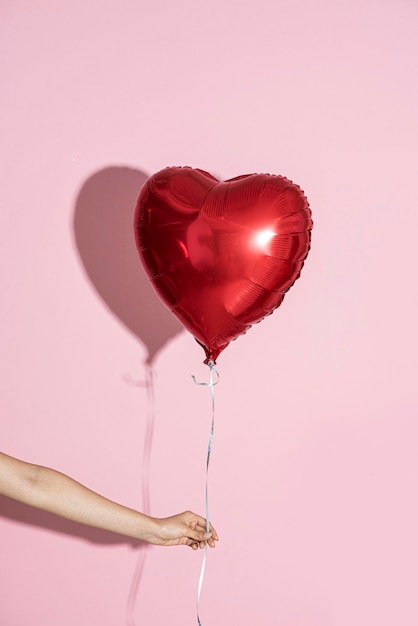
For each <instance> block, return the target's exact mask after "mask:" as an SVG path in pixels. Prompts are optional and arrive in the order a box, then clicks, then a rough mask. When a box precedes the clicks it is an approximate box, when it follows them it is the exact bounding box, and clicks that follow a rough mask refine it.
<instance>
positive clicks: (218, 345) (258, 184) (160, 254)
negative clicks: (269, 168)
mask: <svg viewBox="0 0 418 626" xmlns="http://www.w3.org/2000/svg"><path fill="white" fill-rule="evenodd" d="M311 228H312V219H311V212H310V209H309V205H308V202H307V199H306V198H305V196H304V194H303V192H302V191H301V190H300V189H299V187H298V186H297V185H294V184H293V183H292V182H291V181H289V180H287V179H286V178H284V177H282V176H273V175H270V174H249V175H247V176H239V177H238V178H233V179H231V180H226V181H223V182H221V181H219V180H217V179H216V178H214V177H213V176H211V175H210V174H208V173H207V172H204V171H202V170H196V169H192V168H190V167H169V168H166V169H164V170H161V171H160V172H157V173H156V174H154V175H153V176H151V178H150V179H149V180H148V181H147V182H146V183H145V185H144V186H143V187H142V189H141V192H140V194H139V198H138V202H137V205H136V209H135V240H136V244H137V248H138V251H139V255H140V258H141V261H142V263H143V265H144V268H145V271H146V272H147V274H148V277H149V279H150V281H151V283H152V285H153V286H154V288H155V290H156V292H157V293H158V295H159V296H160V298H161V300H162V301H163V302H164V303H165V304H166V306H167V307H168V308H169V309H170V311H172V313H173V314H174V315H175V316H176V317H177V318H178V319H179V320H180V322H181V323H182V324H183V325H184V326H185V328H186V329H187V330H189V331H190V332H191V333H192V334H193V335H194V337H195V338H196V340H197V341H198V342H199V343H200V344H201V345H202V346H203V348H204V350H205V353H206V357H207V358H206V361H205V362H206V363H208V362H210V361H211V362H213V363H214V362H215V361H216V358H217V357H218V355H219V354H220V352H221V351H222V350H224V348H226V346H227V345H228V344H229V342H230V341H232V340H233V339H236V338H237V337H238V336H239V335H242V334H243V333H245V332H246V331H247V330H248V328H250V326H251V324H254V323H255V322H259V321H261V320H262V319H263V318H264V317H265V316H266V315H269V314H270V313H272V312H273V311H274V309H276V308H277V307H278V306H279V305H280V304H281V302H282V300H283V298H284V294H285V293H286V291H287V290H288V289H289V288H290V287H291V286H292V285H293V283H294V282H295V280H296V279H297V278H298V276H299V274H300V271H301V269H302V266H303V262H304V259H305V258H306V255H307V254H308V251H309V245H310V230H311Z"/></svg>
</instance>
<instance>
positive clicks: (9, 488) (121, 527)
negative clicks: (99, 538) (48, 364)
mask: <svg viewBox="0 0 418 626" xmlns="http://www.w3.org/2000/svg"><path fill="white" fill-rule="evenodd" d="M0 494H2V495H5V496H8V497H9V498H13V499H14V500H18V501H20V502H23V503H24V504H28V505H30V506H34V507H36V508H39V509H43V510H44V511H49V512H50V513H54V514H56V515H59V516H61V517H65V518H66V519H69V520H72V521H75V522H80V523H82V524H87V525H88V526H94V527H96V528H102V529H105V530H109V531H112V532H116V533H120V534H123V535H126V536H128V537H133V538H135V539H141V540H142V541H147V542H149V543H153V544H155V545H160V546H172V545H188V546H191V547H192V548H193V549H197V548H198V547H199V546H200V547H204V545H205V543H206V541H207V543H208V544H209V545H210V546H211V547H214V546H215V540H218V536H217V534H216V531H215V530H214V528H213V527H212V526H211V527H210V531H209V533H207V532H206V521H205V519H204V518H203V517H201V516H199V515H196V514H195V513H192V512H191V511H185V512H184V513H180V514H179V515H173V516H172V517H167V518H155V517H151V516H149V515H145V514H143V513H139V512H138V511H135V510H133V509H130V508H128V507H125V506H123V505H121V504H117V503H116V502H113V501H112V500H108V499H107V498H105V497H103V496H101V495H99V494H98V493H96V492H94V491H92V490H91V489H88V488H87V487H85V486H84V485H82V484H80V483H79V482H77V481H75V480H73V479H72V478H70V477H69V476H67V475H66V474H62V473H61V472H57V471H56V470H53V469H50V468H47V467H43V466H41V465H34V464H32V463H26V462H25V461H20V460H18V459H15V458H14V457H11V456H8V455H7V454H3V453H1V452H0Z"/></svg>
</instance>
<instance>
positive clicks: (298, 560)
mask: <svg viewBox="0 0 418 626" xmlns="http://www.w3.org/2000/svg"><path fill="white" fill-rule="evenodd" d="M417 19H418V8H417V6H416V3H414V2H411V1H410V0H400V1H399V0H397V1H395V0H379V1H376V0H373V1H371V2H366V3H365V2H363V1H360V0H350V1H348V0H341V2H331V1H329V0H328V1H325V0H317V1H316V2H308V1H306V0H305V2H300V1H298V0H296V1H293V2H287V1H285V0H278V1H276V2H274V1H273V0H270V2H269V1H268V0H260V1H259V2H256V3H248V2H245V1H244V2H235V1H232V0H229V1H226V2H225V1H222V2H221V0H214V1H213V2H212V3H203V2H200V1H199V0H194V1H193V2H192V1H191V0H178V1H177V2H169V1H168V0H166V1H165V2H161V1H158V0H156V1H154V2H148V3H145V2H134V1H131V0H122V1H121V0H118V1H117V2H116V0H109V1H107V2H99V1H98V0H90V2H81V1H80V0H73V1H72V2H63V1H61V2H59V1H58V2H57V1H56V0H54V1H52V0H42V1H41V2H33V1H29V0H26V1H25V0H15V1H14V2H11V1H7V0H5V1H4V2H2V4H1V8H0V29H1V33H0V58H1V59H2V62H1V66H0V73H1V79H0V80H1V92H2V107H1V108H2V119H1V122H0V124H1V129H0V134H1V137H2V150H1V158H2V166H1V172H2V182H1V185H0V196H1V198H0V200H1V212H0V219H1V234H0V237H1V245H0V256H1V260H0V272H1V285H2V293H3V297H2V306H1V314H2V318H3V319H2V321H3V324H2V334H1V358H0V367H1V372H0V378H1V381H2V392H1V394H0V410H1V432H2V435H1V449H2V450H4V451H5V452H8V453H10V454H14V455H16V456H19V457H21V458H25V459H27V460H30V461H33V462H38V463H42V464H46V465H50V466H53V467H56V468H58V469H60V470H61V471H64V472H66V473H69V474H70V475H71V476H73V477H75V478H76V479H78V480H80V481H82V482H84V483H85V484H87V485H89V486H90V487H92V488H93V489H96V490H98V491H100V492H101V493H103V494H105V495H107V496H108V497H110V498H113V499H116V500H118V501H120V502H123V503H125V504H127V505H129V506H133V507H137V508H141V507H143V505H144V503H143V499H142V495H141V494H142V482H143V481H142V476H143V472H144V457H143V448H144V438H145V436H146V420H147V417H146V416H147V410H148V407H149V403H148V398H147V393H146V389H144V388H143V387H134V386H132V385H129V384H127V383H126V380H125V375H126V374H128V375H130V376H131V377H133V378H134V379H138V380H144V378H145V361H146V360H147V358H148V357H154V358H153V364H154V365H153V369H154V373H155V394H156V406H155V433H154V440H153V445H152V452H151V461H150V477H149V490H150V497H151V510H152V512H153V513H154V514H155V515H166V514H167V515H168V514H171V513H174V512H178V511H180V510H182V509H183V508H189V507H191V508H194V509H196V510H199V511H202V512H204V466H205V461H206V446H207V436H208V433H209V427H210V406H209V405H210V401H209V397H208V393H207V390H205V389H202V388H199V387H196V386H194V385H193V382H192V381H191V378H190V374H196V375H197V376H200V377H205V376H206V375H207V372H206V369H207V368H204V367H203V365H202V364H201V361H202V352H201V350H200V348H199V347H198V346H197V345H196V344H195V342H194V341H193V339H192V338H191V337H190V336H189V335H186V334H185V333H183V332H179V328H178V326H177V325H176V324H175V323H173V321H172V320H171V318H170V316H169V315H168V314H166V313H165V311H164V310H163V309H162V308H161V307H159V302H158V301H155V300H152V298H153V296H152V294H151V292H150V291H149V290H148V291H147V288H148V286H147V285H145V284H144V278H143V275H142V274H141V271H140V269H139V265H138V266H135V265H134V264H133V263H132V259H133V258H134V257H133V256H132V254H133V252H132V249H131V248H130V246H131V245H133V243H131V242H130V239H129V237H128V239H124V237H125V235H124V234H123V232H124V228H125V225H126V227H127V228H129V223H130V215H129V212H130V210H131V207H132V204H133V199H134V198H135V196H136V193H137V187H138V189H139V186H140V184H141V182H142V181H143V180H144V178H145V177H146V176H148V175H149V174H151V173H152V172H154V171H156V170H158V169H161V168H162V167H164V166H166V165H192V166H194V167H201V168H203V169H206V170H208V171H212V172H213V173H215V174H218V175H219V176H221V177H223V178H229V177H232V176H235V175H238V174H242V173H248V172H254V171H255V172H259V171H262V172H266V171H267V172H273V173H280V174H283V175H286V176H288V177H289V178H291V179H293V180H295V181H296V182H297V183H298V184H299V185H300V186H301V187H302V188H303V189H304V190H305V191H306V193H307V195H308V198H309V200H310V204H311V207H312V210H313V214H314V219H315V228H314V233H313V245H312V250H311V253H310V256H309V258H308V261H307V263H306V266H305V268H304V270H303V273H302V277H301V279H300V280H299V281H298V282H297V283H296V285H295V286H294V287H293V289H292V290H291V292H290V293H289V294H288V296H287V298H286V300H285V302H284V304H283V306H282V307H281V308H280V309H279V310H278V311H276V313H275V314H274V315H273V316H271V317H270V318H268V319H266V320H265V321H264V322H262V324H260V325H258V326H256V327H254V328H253V329H252V330H251V331H250V332H249V333H248V334H247V335H246V336H245V337H242V338H240V339H239V340H238V341H237V342H235V343H234V344H232V345H231V346H230V347H229V348H228V349H227V350H226V351H225V352H224V353H223V354H222V355H221V357H220V359H219V361H218V365H219V370H220V374H221V382H220V384H219V385H218V387H217V388H216V396H217V398H216V402H217V409H216V412H217V417H216V419H217V423H216V432H215V441H214V450H213V456H212V462H211V473H210V493H211V512H212V519H213V522H214V523H215V524H216V526H217V529H218V531H219V534H220V536H221V542H220V543H219V545H218V546H217V548H216V550H215V551H214V552H210V554H209V558H208V564H207V569H206V578H205V582H204V588H203V593H202V602H201V617H202V619H203V623H204V626H209V625H211V624H212V625H213V624H241V625H243V626H253V625H254V624H261V623H262V624H267V625H271V626H277V625H280V626H353V624H355V625H356V626H371V625H374V624H379V626H393V625H394V624H402V626H416V624H417V623H418V608H417V603H416V577H417V566H416V564H417V561H418V542H417V533H416V528H417V524H418V508H417V504H416V497H415V494H416V483H417V470H418V461H417V454H416V447H417V435H418V425H417V424H418V421H417V404H418V403H417V394H416V372H417V323H416V319H417V280H416V274H415V269H416V265H417V264H416V256H415V254H416V253H415V251H416V233H417V227H418V212H417V201H416V193H417V192H416V175H417V159H418V150H417V144H418V142H417V140H418V123H417V111H418V86H417V85H418V81H417V73H416V64H417V54H418V39H417V36H416V25H417ZM116 199H118V200H116ZM117 202H118V203H119V204H118V206H117ZM115 208H118V209H119V212H118V213H115ZM101 211H102V213H101ZM115 216H116V217H115ZM96 228H97V230H96ZM109 232H110V233H112V232H114V233H115V237H114V238H113V239H112V238H109ZM118 232H119V233H121V234H120V235H118V236H117V237H116V233H118ZM125 232H126V231H125ZM119 241H120V242H121V246H120V248H119V249H120V250H122V249H123V250H124V252H123V255H124V256H123V257H120V256H119V254H118V242H119ZM125 241H126V242H127V244H126V245H127V247H125V246H124V245H123V246H122V242H125ZM134 260H135V259H134ZM112 270H114V272H115V274H114V275H112ZM0 507H1V509H0V510H1V515H0V545H1V548H0V550H1V553H0V554H1V567H0V622H1V624H2V625H3V624H4V625H5V626H56V624H60V626H73V625H74V624H79V625H80V626H90V625H91V624H100V626H115V625H116V624H118V625H123V624H126V601H127V596H128V592H129V588H130V585H131V581H132V576H133V572H134V570H135V565H136V562H137V558H138V548H137V547H136V548H135V547H134V546H133V545H132V544H131V543H130V542H129V541H125V540H124V539H123V538H119V537H115V536H113V535H112V536H111V535H108V534H106V533H99V532H96V531H94V530H89V529H85V528H83V527H81V526H77V525H76V524H70V523H66V522H63V521H60V520H57V519H54V518H53V517H52V516H47V515H45V514H41V513H39V512H35V511H31V510H28V509H26V508H24V507H21V506H19V505H17V504H13V503H11V502H9V501H6V500H5V499H2V500H0ZM200 564H201V556H200V555H197V554H195V553H194V552H192V551H191V550H186V549H180V548H179V549H162V548H159V549H157V548H154V549H151V550H149V551H148V552H147V559H146V562H145V569H144V574H143V577H142V579H141V583H140V587H139V591H138V598H137V603H136V608H135V616H136V620H137V624H138V626H139V625H144V626H154V625H158V626H160V625H161V624H167V623H169V624H171V625H172V626H180V625H182V626H183V625H184V624H194V623H195V621H196V618H195V600H196V588H197V581H198V575H199V571H200Z"/></svg>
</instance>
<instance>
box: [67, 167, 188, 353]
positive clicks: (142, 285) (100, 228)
mask: <svg viewBox="0 0 418 626" xmlns="http://www.w3.org/2000/svg"><path fill="white" fill-rule="evenodd" d="M147 178H148V177H147V176H146V174H144V173H143V172H141V171H139V170H136V169H132V168H129V167H107V168H104V169H102V170H99V171H98V172H96V173H95V174H93V175H92V176H90V177H89V178H88V179H87V180H86V181H85V183H84V184H83V186H82V187H81V189H80V192H79V194H78V197H77V200H76V204H75V210H74V218H73V228H74V238H75V244H76V247H77V250H78V253H79V255H80V259H81V261H82V264H83V267H84V270H85V272H86V274H87V276H88V278H89V280H90V282H91V283H92V285H93V286H94V288H95V290H96V291H97V293H98V294H99V295H100V297H101V299H102V300H103V302H104V303H105V305H106V306H107V308H108V309H109V310H110V311H111V312H112V313H113V314H114V315H115V316H116V317H117V318H118V319H119V320H120V321H122V322H123V324H124V325H125V326H126V328H128V329H129V330H130V331H131V333H133V335H135V337H136V338H137V339H139V340H140V341H141V342H142V343H143V344H144V345H145V347H146V348H147V359H146V363H147V364H152V363H153V361H154V359H155V357H156V355H157V354H158V352H159V351H160V350H161V348H162V347H163V346H164V345H165V344H166V343H167V341H169V340H170V339H172V338H173V337H174V336H175V335H176V334H177V333H179V332H180V331H182V326H181V324H180V323H179V322H178V321H177V319H176V318H175V317H174V316H173V315H172V314H171V313H170V312H169V311H168V310H167V309H166V307H165V306H164V305H163V304H162V302H161V301H160V299H159V298H158V296H157V295H156V293H155V292H154V290H153V288H152V286H151V283H150V281H149V279H148V277H147V276H146V274H145V271H144V270H143V268H142V265H141V263H140V260H139V257H138V252H137V250H136V246H135V240H134V235H133V215H134V208H135V204H136V200H137V198H138V195H139V190H140V188H141V187H142V185H143V184H144V183H145V181H146V180H147Z"/></svg>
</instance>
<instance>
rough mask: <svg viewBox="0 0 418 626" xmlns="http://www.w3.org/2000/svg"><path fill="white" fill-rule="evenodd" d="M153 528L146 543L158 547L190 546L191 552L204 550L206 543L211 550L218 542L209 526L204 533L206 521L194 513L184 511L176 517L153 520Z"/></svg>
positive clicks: (216, 536)
mask: <svg viewBox="0 0 418 626" xmlns="http://www.w3.org/2000/svg"><path fill="white" fill-rule="evenodd" d="M154 522H155V528H154V529H153V532H151V533H150V534H149V536H148V537H147V541H149V542H150V543H153V544H155V545H158V546H178V545H185V546H190V547H191V548H192V549H193V550H197V549H198V548H199V547H200V548H204V547H205V544H206V542H207V543H208V545H209V546H210V547H211V548H214V547H215V541H218V540H219V537H218V534H217V532H216V530H215V529H214V528H213V526H212V524H210V528H209V532H207V531H206V520H205V518H204V517H201V516H200V515H196V513H192V512H191V511H185V512H184V513H179V514H178V515H173V516H171V517H165V518H161V519H154Z"/></svg>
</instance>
